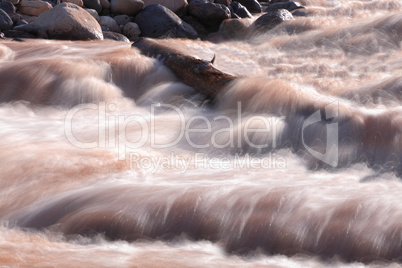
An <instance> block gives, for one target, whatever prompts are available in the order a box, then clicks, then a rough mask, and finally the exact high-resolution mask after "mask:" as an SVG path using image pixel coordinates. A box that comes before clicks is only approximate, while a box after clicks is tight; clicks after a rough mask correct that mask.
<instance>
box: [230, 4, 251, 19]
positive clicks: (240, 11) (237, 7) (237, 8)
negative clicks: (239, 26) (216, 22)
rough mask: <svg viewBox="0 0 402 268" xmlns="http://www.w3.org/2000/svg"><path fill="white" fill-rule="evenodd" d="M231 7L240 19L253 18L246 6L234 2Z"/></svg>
mask: <svg viewBox="0 0 402 268" xmlns="http://www.w3.org/2000/svg"><path fill="white" fill-rule="evenodd" d="M230 6H231V7H232V8H233V11H234V13H235V14H236V15H237V16H239V17H240V18H252V17H253V16H252V15H251V14H250V12H249V11H248V10H247V8H246V7H245V6H243V5H242V4H240V3H238V2H232V3H231V4H230Z"/></svg>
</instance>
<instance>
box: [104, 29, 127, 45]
mask: <svg viewBox="0 0 402 268" xmlns="http://www.w3.org/2000/svg"><path fill="white" fill-rule="evenodd" d="M103 38H104V39H110V40H115V41H121V42H126V43H130V40H128V38H127V37H125V36H124V35H122V34H119V33H115V32H108V31H104V32H103Z"/></svg>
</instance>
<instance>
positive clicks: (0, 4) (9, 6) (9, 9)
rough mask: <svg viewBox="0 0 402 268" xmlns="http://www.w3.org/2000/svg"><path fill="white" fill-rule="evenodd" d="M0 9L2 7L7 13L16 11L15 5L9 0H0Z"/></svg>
mask: <svg viewBox="0 0 402 268" xmlns="http://www.w3.org/2000/svg"><path fill="white" fill-rule="evenodd" d="M0 9H3V10H4V11H5V12H6V13H7V14H8V15H10V14H13V13H15V12H16V11H17V9H16V8H15V6H14V5H13V4H12V3H11V2H0Z"/></svg>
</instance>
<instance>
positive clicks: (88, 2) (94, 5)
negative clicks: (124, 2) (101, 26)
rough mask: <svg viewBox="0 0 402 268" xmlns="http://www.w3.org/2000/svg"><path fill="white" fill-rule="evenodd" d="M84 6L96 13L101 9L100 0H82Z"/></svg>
mask: <svg viewBox="0 0 402 268" xmlns="http://www.w3.org/2000/svg"><path fill="white" fill-rule="evenodd" d="M83 2H84V5H85V7H87V8H90V9H95V10H96V12H98V14H99V13H100V12H101V11H102V5H101V3H100V0H83Z"/></svg>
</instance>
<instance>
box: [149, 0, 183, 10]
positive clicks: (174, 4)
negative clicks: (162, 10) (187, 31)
mask: <svg viewBox="0 0 402 268" xmlns="http://www.w3.org/2000/svg"><path fill="white" fill-rule="evenodd" d="M143 1H144V6H149V5H161V6H164V7H167V8H168V9H170V10H171V11H173V12H177V11H179V10H180V9H182V8H184V7H186V6H187V0H143Z"/></svg>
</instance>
